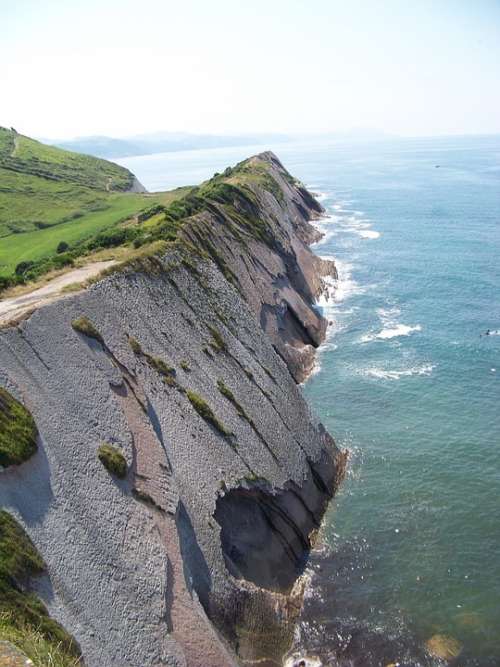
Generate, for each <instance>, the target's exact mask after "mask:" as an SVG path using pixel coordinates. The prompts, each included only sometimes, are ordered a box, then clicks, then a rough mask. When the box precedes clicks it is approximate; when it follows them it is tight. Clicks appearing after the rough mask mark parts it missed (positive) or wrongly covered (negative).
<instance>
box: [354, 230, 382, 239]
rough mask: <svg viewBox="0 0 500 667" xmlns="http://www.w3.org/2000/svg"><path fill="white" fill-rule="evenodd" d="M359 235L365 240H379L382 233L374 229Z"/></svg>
mask: <svg viewBox="0 0 500 667" xmlns="http://www.w3.org/2000/svg"><path fill="white" fill-rule="evenodd" d="M358 233H359V235H360V236H361V237H362V238H364V239H378V238H379V236H380V232H376V231H375V230H374V229H366V230H363V229H362V230H360V231H359V232H358Z"/></svg>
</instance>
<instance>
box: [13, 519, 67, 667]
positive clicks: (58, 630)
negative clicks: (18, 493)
mask: <svg viewBox="0 0 500 667" xmlns="http://www.w3.org/2000/svg"><path fill="white" fill-rule="evenodd" d="M45 569H46V568H45V563H44V562H43V560H42V558H41V556H40V555H39V553H38V552H37V550H36V549H35V547H34V545H33V543H32V542H31V540H30V539H29V537H28V535H27V534H26V533H25V532H24V530H23V529H22V528H21V526H19V524H18V523H17V522H16V521H15V519H14V518H13V517H12V516H11V515H10V514H9V513H8V512H6V511H4V510H0V639H5V640H9V641H11V642H13V643H14V644H15V645H17V646H19V648H21V649H22V650H23V651H24V652H25V653H26V654H27V655H28V657H29V658H31V660H33V662H34V663H35V665H39V666H40V667H45V666H47V667H48V666H49V665H50V666H52V665H53V666H54V667H69V666H70V665H75V664H77V661H76V658H77V656H78V655H79V648H78V645H77V644H76V643H75V641H74V640H73V639H72V637H71V636H70V635H69V634H68V633H67V632H66V631H65V630H64V629H63V628H62V627H61V626H60V625H59V624H58V623H56V622H55V621H54V620H53V619H52V618H50V616H49V615H48V612H47V610H46V608H45V606H44V604H43V603H42V602H41V600H40V599H39V598H38V597H37V596H36V595H34V594H33V593H28V592H26V590H25V585H26V584H27V583H28V582H29V579H30V577H33V576H37V575H40V574H43V572H45ZM51 656H52V658H53V661H50V660H51Z"/></svg>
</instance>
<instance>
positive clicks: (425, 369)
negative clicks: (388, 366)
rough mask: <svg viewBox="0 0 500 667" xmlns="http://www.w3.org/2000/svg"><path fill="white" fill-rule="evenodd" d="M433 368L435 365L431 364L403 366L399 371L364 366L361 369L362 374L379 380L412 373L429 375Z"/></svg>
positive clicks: (392, 378)
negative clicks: (411, 366) (364, 367)
mask: <svg viewBox="0 0 500 667" xmlns="http://www.w3.org/2000/svg"><path fill="white" fill-rule="evenodd" d="M434 368H435V366H434V365H433V364H425V365H423V366H414V367H413V368H405V369H403V370H399V371H397V370H384V369H383V368H366V369H364V370H363V371H362V374H363V375H368V376H369V377H374V378H377V379H380V380H399V379H400V378H402V377H411V376H412V375H424V376H429V375H431V374H432V371H433V370H434Z"/></svg>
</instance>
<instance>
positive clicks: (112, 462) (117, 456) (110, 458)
mask: <svg viewBox="0 0 500 667" xmlns="http://www.w3.org/2000/svg"><path fill="white" fill-rule="evenodd" d="M97 457H98V459H99V461H100V462H101V463H102V465H103V466H104V467H105V468H106V470H107V471H108V472H109V473H111V474H112V475H114V476H115V477H118V478H119V479H125V477H126V476H127V461H126V460H125V457H124V456H123V454H122V453H121V452H120V450H119V449H117V448H116V447H113V445H108V444H107V443H106V442H103V443H102V445H100V447H99V449H98V450H97Z"/></svg>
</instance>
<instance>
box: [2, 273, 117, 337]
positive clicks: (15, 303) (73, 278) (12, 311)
mask: <svg viewBox="0 0 500 667" xmlns="http://www.w3.org/2000/svg"><path fill="white" fill-rule="evenodd" d="M113 264H116V262H115V260H110V261H108V262H93V263H92V264H87V266H83V267H81V268H80V269H75V270H74V271H69V272H68V273H65V274H64V275H62V276H58V277H57V278H54V279H53V280H51V281H50V282H49V283H47V285H44V286H43V287H40V288H39V289H36V290H34V291H33V292H28V294H22V295H20V296H14V297H11V298H10V299H4V300H3V301H0V325H5V324H8V323H9V322H10V321H12V320H15V319H17V318H18V317H20V316H22V315H24V314H25V313H28V312H31V311H32V310H35V309H36V308H39V307H40V306H45V305H46V304H47V303H51V302H52V301H55V300H56V299H58V298H61V297H62V296H64V293H62V290H63V289H64V288H65V287H67V286H68V285H72V284H73V283H83V282H84V281H85V280H88V279H89V278H93V277H94V276H97V275H98V274H99V273H100V272H101V271H103V270H104V269H107V268H108V267H109V266H112V265H113Z"/></svg>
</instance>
